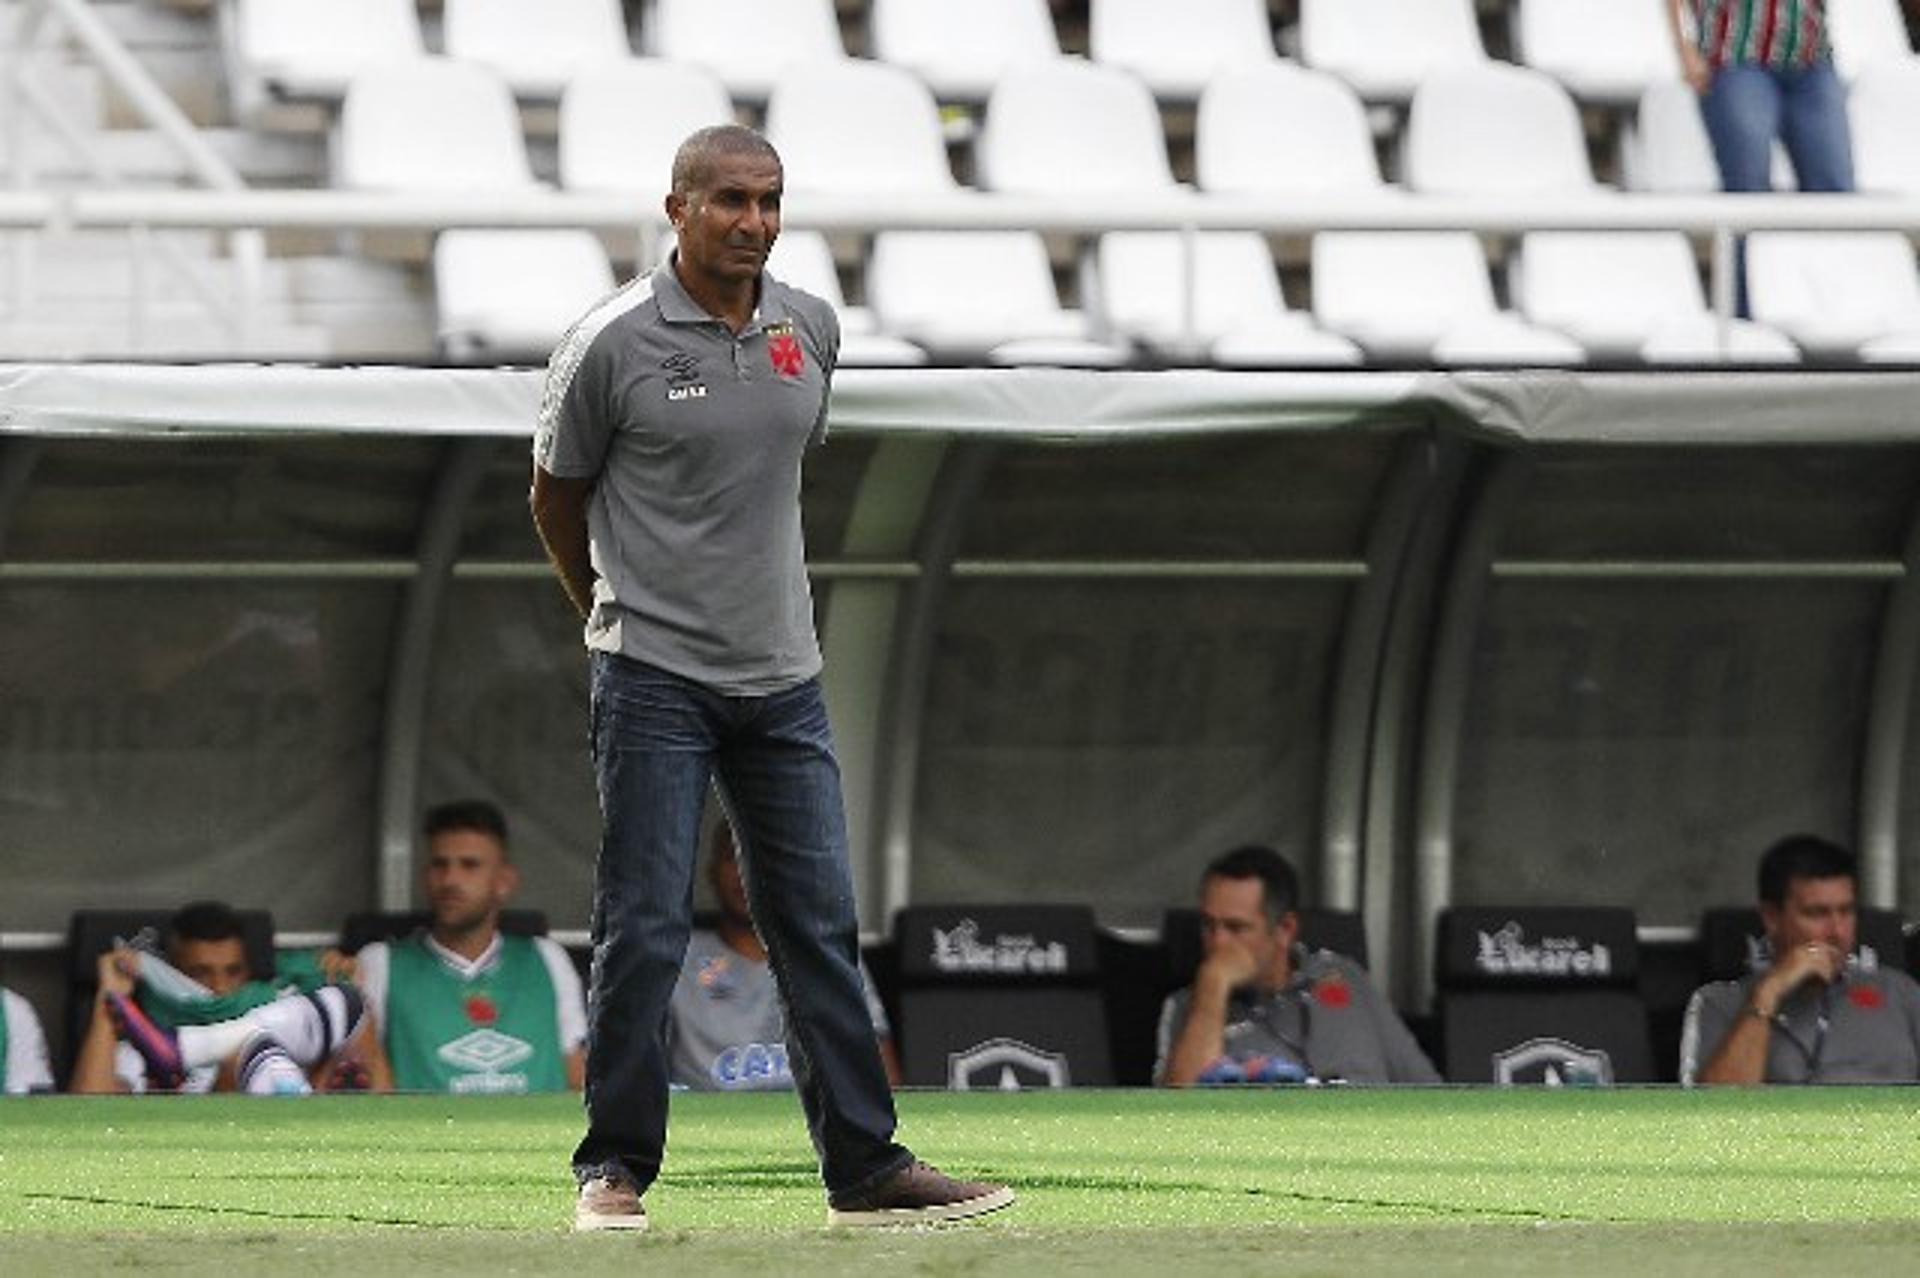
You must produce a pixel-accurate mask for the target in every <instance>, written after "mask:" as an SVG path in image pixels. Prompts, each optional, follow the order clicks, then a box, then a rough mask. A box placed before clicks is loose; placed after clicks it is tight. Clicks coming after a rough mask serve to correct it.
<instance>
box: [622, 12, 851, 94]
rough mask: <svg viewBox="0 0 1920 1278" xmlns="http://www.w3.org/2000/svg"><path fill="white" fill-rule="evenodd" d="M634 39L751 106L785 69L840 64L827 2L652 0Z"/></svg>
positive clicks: (841, 53) (840, 46) (836, 27)
mask: <svg viewBox="0 0 1920 1278" xmlns="http://www.w3.org/2000/svg"><path fill="white" fill-rule="evenodd" d="M641 35H642V38H643V39H644V40H645V42H646V46H647V52H649V53H652V54H656V55H658V56H659V57H663V58H672V59H675V60H676V61H680V62H694V63H698V64H699V65H701V66H703V67H706V68H707V69H708V70H709V71H712V72H713V73H714V74H715V75H717V76H719V77H720V82H721V83H722V84H724V85H726V86H727V92H729V93H730V94H732V95H733V96H734V97H736V98H740V99H744V100H747V101H752V102H764V101H765V100H766V97H767V95H768V94H769V93H771V92H772V91H773V82H774V80H775V79H776V78H777V77H778V76H779V74H780V72H782V71H783V70H785V69H786V68H787V67H789V66H793V65H795V64H796V63H808V62H836V61H839V60H841V59H843V58H845V57H846V56H847V49H846V45H845V44H844V43H842V41H841V39H840V23H839V19H838V18H837V17H836V16H835V13H834V6H833V0H652V3H651V5H650V7H649V8H648V9H647V10H646V14H645V17H644V18H643V20H642V25H641Z"/></svg>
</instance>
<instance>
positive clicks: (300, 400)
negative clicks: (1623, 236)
mask: <svg viewBox="0 0 1920 1278" xmlns="http://www.w3.org/2000/svg"><path fill="white" fill-rule="evenodd" d="M543 376H544V374H543V373H542V371H541V370H539V369H498V368H495V369H455V368H419V367H395V366H341V367H323V366H314V365H300V364H88V363H71V364H26V363H22V364H11V365H0V439H3V438H5V437H7V436H9V435H11V436H32V437H109V438H122V437H126V438H137V437H148V438H152V437H187V436H206V435H214V436H254V437H259V436H274V435H401V436H412V437H420V436H468V437H472V436H502V437H509V438H513V437H518V438H526V437H528V436H530V435H531V433H532V429H533V422H534V418H535V416H536V414H537V412H538V410H539V403H540V391H541V381H542V378H543ZM1434 424H1437V425H1440V426H1442V427H1450V428H1452V429H1458V430H1462V431H1465V432H1466V433H1469V434H1472V435H1475V436H1477V437H1480V438H1484V439H1487V440H1490V441H1502V440H1505V441H1511V442H1516V443H1518V442H1528V443H1535V444H1574V443H1581V444H1595V443H1598V444H1634V445H1650V444H1736V443H1738V444H1809V443H1895V442H1902V441H1907V440H1914V439H1920V371H1905V370H1902V371H1894V370H1885V371H1836V372H1817V371H1805V370H1795V371H1787V370H1766V371H1746V370H1725V371H1722V370H1714V371H1700V372H1620V373H1609V372H1567V371H1537V370H1522V371H1498V372H1496V371H1460V372H1418V373H1415V372H1226V371H1213V370H1167V371H1124V372H1113V371H1088V370H1076V369H1033V368H1025V369H915V370H908V369H845V370H843V371H842V372H841V373H840V374H839V375H838V376H837V377H836V379H835V393H834V407H833V416H832V426H833V429H835V430H836V431H841V432H845V433H848V434H862V435H870V434H915V433H925V434H936V435H950V436H966V437H976V438H992V437H997V438H1004V439H1008V440H1028V441H1034V442H1045V443H1059V444H1092V443H1107V442H1117V441H1123V440H1147V439H1159V438H1168V437H1176V436H1185V435H1222V434H1233V433H1243V432H1244V433H1256V432H1257V433H1264V432H1273V431H1332V430H1350V429H1373V428H1378V429H1406V428H1408V427H1411V426H1421V425H1434Z"/></svg>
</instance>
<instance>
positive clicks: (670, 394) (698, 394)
mask: <svg viewBox="0 0 1920 1278" xmlns="http://www.w3.org/2000/svg"><path fill="white" fill-rule="evenodd" d="M660 367H661V368H663V369H664V370H666V374H667V402H668V403H669V404H677V403H679V402H680V401H682V400H687V399H705V398H706V397H707V386H706V383H705V382H703V381H701V380H700V361H699V360H698V359H695V358H694V357H693V356H691V355H688V354H686V353H685V352H684V351H682V352H680V353H678V354H674V355H669V356H667V357H666V358H665V359H663V360H661V361H660Z"/></svg>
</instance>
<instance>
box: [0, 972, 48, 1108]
mask: <svg viewBox="0 0 1920 1278" xmlns="http://www.w3.org/2000/svg"><path fill="white" fill-rule="evenodd" d="M52 1090H53V1066H52V1064H51V1063H50V1062H49V1061H48V1059H47V1036H46V1034H45V1033H44V1032H43V1031H42V1030H41V1028H40V1018H39V1016H37V1015H36V1014H35V1013H34V1010H33V1004H31V1003H29V1002H27V1000H26V999H24V998H22V997H20V996H19V995H18V994H16V993H14V992H13V991H12V990H10V989H7V988H6V987H5V986H0V1096H24V1095H26V1094H27V1093H28V1092H50V1091H52Z"/></svg>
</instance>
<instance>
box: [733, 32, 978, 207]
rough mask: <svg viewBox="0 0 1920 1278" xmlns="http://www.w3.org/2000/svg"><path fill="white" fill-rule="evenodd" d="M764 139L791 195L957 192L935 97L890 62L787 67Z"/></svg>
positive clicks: (769, 110) (772, 102) (769, 105)
mask: <svg viewBox="0 0 1920 1278" xmlns="http://www.w3.org/2000/svg"><path fill="white" fill-rule="evenodd" d="M767 138H768V140H769V141H771V142H772V143H773V145H774V146H775V147H776V148H777V149H778V150H779V152H780V159H781V162H782V163H783V164H784V165H785V167H786V180H787V190H789V191H804V190H816V191H835V192H845V191H871V192H876V193H878V192H883V191H884V192H895V193H897V192H911V191H933V192H942V191H952V190H953V189H954V181H953V169H952V168H951V167H950V166H949V165H948V163H947V149H946V143H945V142H944V141H943V140H942V138H941V133H940V112H939V108H938V107H936V106H935V105H934V101H933V96H932V94H930V93H929V92H928V91H927V86H926V85H924V84H922V83H921V82H920V81H919V80H917V79H915V78H914V77H913V75H912V74H911V73H910V72H908V71H905V70H903V69H901V68H900V67H895V66H889V65H887V64H886V63H882V62H865V61H854V60H851V59H849V60H847V61H844V62H815V63H810V64H807V65H804V66H794V67H789V68H788V69H787V70H785V71H784V72H782V73H781V74H780V76H779V78H778V79H777V80H775V82H774V84H773V88H772V92H771V95H770V96H769V97H768V99H767Z"/></svg>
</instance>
